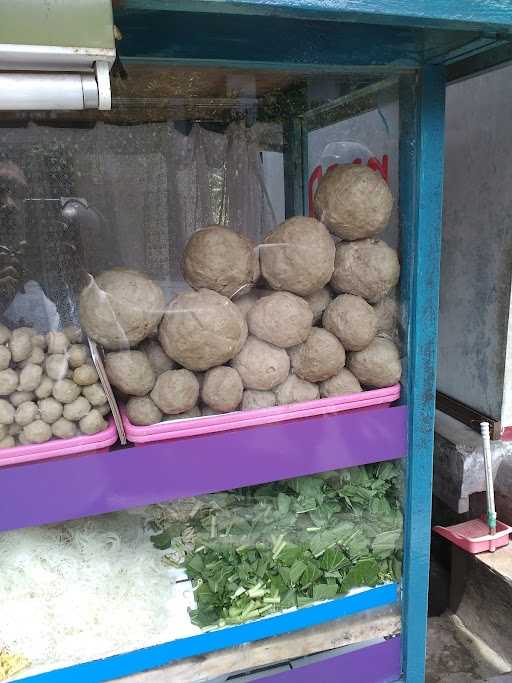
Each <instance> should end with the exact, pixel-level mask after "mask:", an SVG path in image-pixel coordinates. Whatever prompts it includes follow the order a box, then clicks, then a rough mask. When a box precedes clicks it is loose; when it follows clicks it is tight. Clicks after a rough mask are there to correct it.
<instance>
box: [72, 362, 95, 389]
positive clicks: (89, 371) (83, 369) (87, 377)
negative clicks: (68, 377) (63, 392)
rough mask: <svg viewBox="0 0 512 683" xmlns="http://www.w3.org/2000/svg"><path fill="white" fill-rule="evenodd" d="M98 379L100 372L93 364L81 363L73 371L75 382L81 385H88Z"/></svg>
mask: <svg viewBox="0 0 512 683" xmlns="http://www.w3.org/2000/svg"><path fill="white" fill-rule="evenodd" d="M97 381H98V373H97V372H96V368H95V367H94V366H93V365H81V366H80V367H79V368H77V369H76V370H75V371H74V373H73V382H75V384H78V385H79V386H81V387H88V386H89V385H90V384H95V383H96V382H97Z"/></svg>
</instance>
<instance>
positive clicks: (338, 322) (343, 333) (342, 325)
mask: <svg viewBox="0 0 512 683" xmlns="http://www.w3.org/2000/svg"><path fill="white" fill-rule="evenodd" d="M323 326H324V328H325V329H326V330H329V332H332V334H334V335H335V336H336V337H338V339H339V340H340V342H341V343H342V344H343V347H344V348H345V349H346V350H347V351H361V349H365V348H366V347H367V346H368V344H369V343H370V342H371V341H372V339H374V337H375V335H376V334H377V316H376V315H375V311H374V310H373V308H372V307H371V306H370V304H368V303H366V301H365V300H364V299H363V298H362V297H360V296H354V295H353V294H341V295H340V296H337V297H336V298H335V299H334V301H331V303H330V304H329V306H327V310H326V311H325V313H324V317H323Z"/></svg>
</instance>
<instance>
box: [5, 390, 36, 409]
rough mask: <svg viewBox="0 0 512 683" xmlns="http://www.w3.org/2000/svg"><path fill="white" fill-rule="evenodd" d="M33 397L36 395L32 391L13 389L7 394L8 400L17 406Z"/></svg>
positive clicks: (31, 399)
mask: <svg viewBox="0 0 512 683" xmlns="http://www.w3.org/2000/svg"><path fill="white" fill-rule="evenodd" d="M35 397H36V395H35V393H34V392H33V391H15V392H14V394H11V395H10V396H9V401H10V402H11V403H12V404H13V406H14V407H15V408H17V407H18V406H20V405H21V404H22V403H25V402H26V401H33V400H34V399H35Z"/></svg>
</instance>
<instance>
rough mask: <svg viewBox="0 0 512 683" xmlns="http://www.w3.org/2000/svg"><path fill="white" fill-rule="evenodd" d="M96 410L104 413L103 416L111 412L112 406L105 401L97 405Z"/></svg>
mask: <svg viewBox="0 0 512 683" xmlns="http://www.w3.org/2000/svg"><path fill="white" fill-rule="evenodd" d="M96 410H97V411H98V413H99V414H100V415H103V417H105V415H108V414H109V413H110V406H109V404H108V403H104V404H103V405H99V406H96Z"/></svg>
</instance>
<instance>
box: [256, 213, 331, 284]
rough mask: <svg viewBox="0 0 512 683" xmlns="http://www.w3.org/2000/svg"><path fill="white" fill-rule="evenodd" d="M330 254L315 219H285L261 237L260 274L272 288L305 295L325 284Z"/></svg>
mask: <svg viewBox="0 0 512 683" xmlns="http://www.w3.org/2000/svg"><path fill="white" fill-rule="evenodd" d="M334 251H335V247H334V241H333V239H332V237H331V236H330V235H329V231H328V230H327V228H326V227H325V225H322V223H320V222H319V221H317V220H316V219H315V218H304V217H303V216H297V217H295V218H289V219H288V220H287V221H285V222H284V223H281V225H279V226H278V227H277V228H276V229H275V230H273V231H272V232H270V233H269V234H268V235H267V236H266V237H265V241H264V243H263V244H262V245H261V247H260V262H261V272H262V275H263V277H264V278H265V280H266V281H267V282H268V284H269V285H270V287H272V289H277V290H286V291H288V292H293V293H294V294H299V295H301V296H306V295H308V294H312V293H313V292H315V291H316V290H317V289H321V288H322V287H323V286H324V285H326V284H327V283H328V282H329V280H330V278H331V275H332V273H333V269H334Z"/></svg>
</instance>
